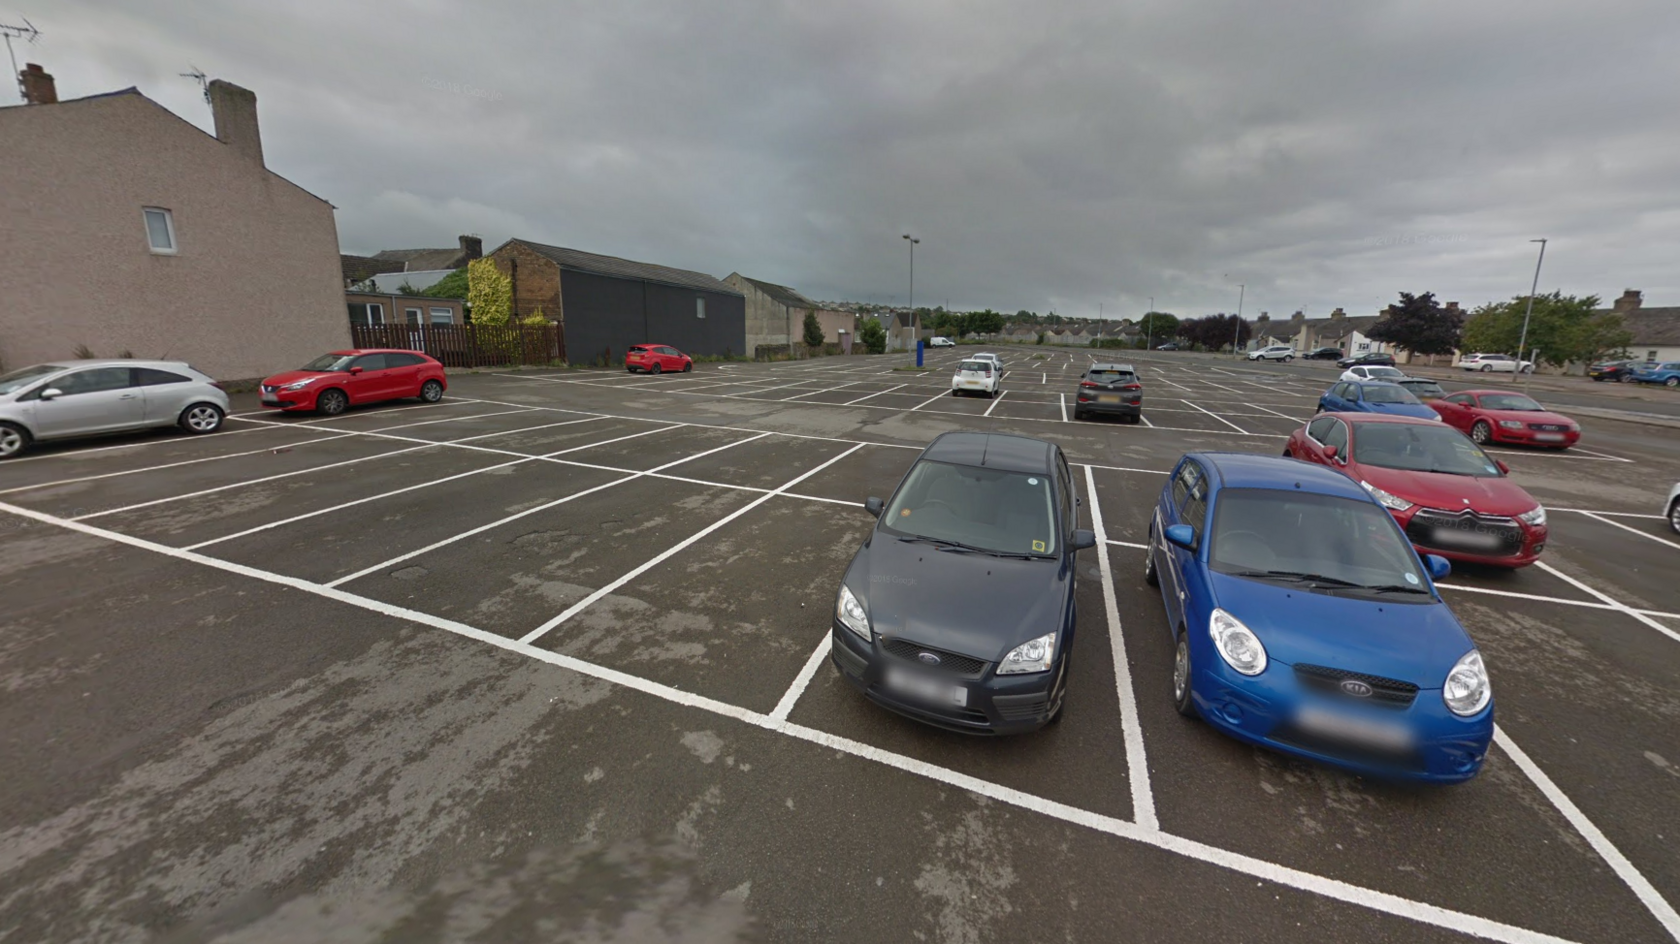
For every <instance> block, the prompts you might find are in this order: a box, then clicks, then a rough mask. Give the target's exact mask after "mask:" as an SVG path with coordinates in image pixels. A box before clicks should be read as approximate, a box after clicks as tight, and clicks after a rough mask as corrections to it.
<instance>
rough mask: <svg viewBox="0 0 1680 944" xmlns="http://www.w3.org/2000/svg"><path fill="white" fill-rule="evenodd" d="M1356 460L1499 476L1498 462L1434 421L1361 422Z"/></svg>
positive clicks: (1388, 466)
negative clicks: (1425, 424)
mask: <svg viewBox="0 0 1680 944" xmlns="http://www.w3.org/2000/svg"><path fill="white" fill-rule="evenodd" d="M1354 435H1355V438H1354V443H1353V460H1354V461H1355V462H1358V463H1361V464H1363V465H1375V466H1381V467H1382V468H1385V469H1403V470H1405V471H1408V472H1446V473H1449V474H1451V475H1475V476H1482V477H1485V478H1498V477H1499V476H1500V474H1501V473H1500V471H1499V466H1498V465H1496V464H1494V461H1493V460H1492V459H1490V458H1488V454H1487V453H1485V452H1483V451H1482V450H1481V447H1480V446H1477V445H1476V444H1475V443H1473V442H1471V441H1470V440H1469V439H1468V438H1466V437H1465V435H1464V434H1463V433H1461V432H1459V431H1458V430H1456V429H1453V428H1451V427H1448V426H1442V425H1440V424H1438V423H1431V424H1429V425H1428V426H1417V425H1413V424H1411V423H1360V424H1358V426H1357V427H1356V432H1355V434H1354Z"/></svg>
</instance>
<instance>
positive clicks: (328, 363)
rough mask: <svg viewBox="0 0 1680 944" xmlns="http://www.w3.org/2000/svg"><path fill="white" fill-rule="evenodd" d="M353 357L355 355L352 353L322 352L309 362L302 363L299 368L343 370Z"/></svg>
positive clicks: (354, 357)
mask: <svg viewBox="0 0 1680 944" xmlns="http://www.w3.org/2000/svg"><path fill="white" fill-rule="evenodd" d="M355 359H356V355H354V354H322V355H321V356H320V357H317V358H315V359H314V360H312V361H310V362H309V363H307V364H305V365H303V367H301V368H300V369H301V370H345V369H347V368H348V367H349V366H350V362H351V361H353V360H355Z"/></svg>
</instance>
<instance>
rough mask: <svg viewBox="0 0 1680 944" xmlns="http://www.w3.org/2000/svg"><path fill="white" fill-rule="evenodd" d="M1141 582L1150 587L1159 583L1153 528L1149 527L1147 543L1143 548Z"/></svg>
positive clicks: (1157, 585) (1159, 576) (1159, 575)
mask: <svg viewBox="0 0 1680 944" xmlns="http://www.w3.org/2000/svg"><path fill="white" fill-rule="evenodd" d="M1143 582H1144V583H1146V584H1149V585H1150V586H1151V587H1159V586H1160V585H1161V574H1160V572H1159V571H1157V570H1156V569H1155V529H1154V528H1150V529H1149V543H1148V544H1146V545H1144V548H1143Z"/></svg>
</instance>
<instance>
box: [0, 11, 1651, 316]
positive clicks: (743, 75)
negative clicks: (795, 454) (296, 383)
mask: <svg viewBox="0 0 1680 944" xmlns="http://www.w3.org/2000/svg"><path fill="white" fill-rule="evenodd" d="M11 3H12V4H14V5H15V4H18V3H26V4H29V5H28V6H25V7H16V6H13V7H12V8H10V9H7V8H5V7H0V22H10V21H13V20H15V18H16V17H17V16H19V15H21V16H28V17H29V18H30V19H31V20H32V21H33V22H34V23H35V25H36V26H38V27H39V28H40V29H41V30H42V32H43V34H44V35H43V37H42V39H41V40H40V42H39V43H38V44H37V45H36V46H34V47H30V48H26V49H20V51H19V59H20V62H21V61H24V60H27V61H37V62H40V63H41V64H42V65H44V66H45V67H46V68H47V70H48V71H49V72H52V73H53V74H54V75H56V76H57V80H58V88H59V95H60V97H62V98H72V97H76V96H80V95H87V94H92V93H97V92H104V91H110V90H112V89H117V88H123V87H127V86H131V85H133V86H138V87H139V89H140V90H141V91H142V92H144V93H145V94H147V95H148V96H150V97H152V98H153V99H155V100H157V101H158V102H160V103H162V104H163V105H164V106H165V107H167V108H169V109H171V110H172V111H175V112H176V113H177V114H180V115H181V116H183V117H184V118H186V119H188V120H189V121H192V122H193V123H195V124H198V125H200V126H202V127H205V128H207V129H208V128H210V127H211V122H210V115H209V109H208V107H207V106H206V105H205V104H204V102H203V100H202V99H201V98H200V97H199V96H198V92H197V88H196V86H195V85H193V83H192V82H191V80H188V79H184V78H179V77H178V76H177V73H180V72H185V71H187V70H188V67H189V65H191V66H197V67H198V68H200V69H202V70H203V71H205V72H206V73H208V74H209V75H210V76H211V77H212V78H222V79H226V80H228V81H230V82H234V83H237V84H239V85H243V86H245V87H246V88H249V89H251V90H252V91H254V92H256V94H257V98H258V108H259V113H260V116H261V119H262V132H263V144H264V149H265V152H266V156H267V160H268V164H269V166H270V167H271V168H272V169H273V170H275V171H276V172H278V173H280V174H282V175H284V176H286V177H287V178H289V179H291V180H293V181H295V182H297V183H298V184H300V185H302V186H303V187H305V188H307V189H308V190H310V191H312V192H314V193H316V194H319V195H320V196H322V197H324V198H326V199H328V200H330V201H332V203H333V204H334V205H336V206H337V207H338V211H337V212H338V229H339V240H340V243H341V248H342V250H343V251H344V252H353V253H371V252H374V251H377V250H379V249H387V248H390V249H395V248H412V247H423V246H449V245H453V244H454V243H455V238H456V236H457V235H458V234H460V233H478V234H480V235H482V236H483V238H484V240H485V248H486V249H487V250H488V249H490V248H492V247H494V246H495V245H498V244H500V243H501V242H502V241H503V240H505V239H507V238H509V237H514V236H518V237H522V238H527V239H531V240H536V241H540V242H548V243H554V244H558V245H562V246H569V247H573V248H577V249H583V250H588V251H592V252H602V253H608V254H612V255H620V256H626V257H629V258H633V259H639V260H643V261H649V262H659V263H664V264H667V265H675V266H680V267H683V268H690V269H697V270H700V271H703V272H707V273H711V274H712V275H715V276H720V277H721V276H724V275H727V274H728V273H730V272H731V271H740V272H742V273H743V274H746V275H749V276H752V277H754V278H759V279H765V280H769V281H775V282H782V283H786V284H789V285H792V286H794V287H796V288H798V289H800V290H801V291H803V292H805V293H806V294H808V295H811V296H813V297H816V298H823V299H838V298H845V299H853V300H863V301H897V302H899V303H903V302H904V300H905V296H906V294H907V292H908V290H909V284H908V283H909V272H908V259H907V244H906V243H905V241H904V240H903V239H901V238H900V235H901V234H903V233H905V232H910V233H914V234H916V235H917V236H919V237H921V239H922V243H921V245H920V246H919V247H917V252H916V273H915V292H916V299H917V301H918V302H920V303H923V304H942V303H944V302H945V301H946V300H947V299H949V301H950V303H951V304H952V305H953V306H954V307H959V308H967V307H987V306H989V307H992V308H996V309H999V310H1008V311H1014V310H1016V309H1019V308H1027V309H1031V310H1035V311H1038V312H1044V311H1047V310H1052V309H1053V310H1055V311H1057V312H1059V313H1062V314H1066V315H1082V316H1094V315H1096V314H1097V312H1098V310H1099V305H1101V306H1102V309H1103V310H1104V311H1106V312H1107V314H1108V315H1109V316H1111V317H1113V316H1126V317H1136V316H1138V315H1139V314H1141V313H1142V312H1144V311H1146V310H1147V309H1148V306H1149V298H1150V297H1151V296H1154V298H1155V303H1156V307H1157V308H1159V309H1161V310H1166V311H1173V312H1177V313H1179V314H1191V315H1193V314H1206V313H1211V312H1215V311H1230V310H1235V307H1236V304H1237V296H1238V289H1237V286H1238V284H1239V283H1246V285H1247V292H1246V300H1245V302H1244V308H1243V310H1244V314H1245V315H1250V316H1253V315H1256V314H1258V313H1259V312H1260V311H1263V310H1264V311H1269V312H1271V314H1272V315H1273V316H1274V317H1278V316H1286V315H1288V314H1289V313H1290V312H1293V311H1295V310H1296V309H1304V310H1305V311H1306V312H1307V313H1308V315H1309V316H1321V315H1324V314H1326V313H1327V312H1328V311H1329V310H1330V309H1331V308H1334V307H1337V306H1340V307H1343V308H1346V309H1347V310H1348V312H1349V313H1350V314H1364V313H1371V312H1374V311H1376V310H1377V309H1379V308H1381V307H1382V306H1383V305H1385V304H1387V303H1388V302H1390V301H1392V300H1393V299H1394V297H1395V294H1396V293H1397V292H1399V291H1402V290H1405V291H1414V292H1423V291H1434V292H1436V293H1437V295H1438V296H1439V297H1440V298H1441V299H1442V300H1444V301H1445V300H1456V301H1459V302H1461V303H1463V304H1465V305H1466V306H1471V305H1475V304H1479V303H1482V302H1485V301H1490V300H1496V299H1502V298H1507V297H1510V296H1512V295H1517V294H1520V293H1524V292H1526V291H1527V288H1528V284H1529V279H1530V278H1531V276H1532V274H1533V266H1534V251H1535V249H1536V248H1537V247H1536V246H1534V245H1531V244H1530V243H1529V242H1528V241H1529V240H1530V239H1532V238H1536V237H1540V236H1545V237H1549V238H1550V239H1551V240H1552V242H1551V244H1550V247H1549V248H1548V249H1547V253H1546V265H1545V270H1544V271H1543V272H1542V275H1541V288H1542V290H1550V289H1561V290H1563V291H1565V292H1569V293H1576V294H1585V293H1596V294H1599V295H1601V296H1604V297H1606V298H1607V299H1608V298H1609V297H1613V296H1614V295H1616V294H1618V293H1619V292H1620V291H1621V290H1622V289H1623V288H1630V287H1631V288H1639V289H1643V290H1644V291H1645V298H1646V301H1647V304H1667V305H1674V304H1680V251H1677V250H1680V246H1677V243H1676V234H1677V232H1680V186H1677V184H1680V173H1677V168H1680V55H1676V54H1675V50H1676V49H1680V2H1676V0H1593V2H1582V0H1268V2H1263V3H1262V2H1254V0H1197V2H1181V0H1056V2H1049V0H1034V2H1028V0H864V2H839V0H788V2H717V3H711V2H700V0H671V2H666V3H640V2H633V0H602V2H593V3H573V2H554V0H542V2H537V0H530V2H524V3H473V4H464V3H463V4H454V3H445V2H441V0H431V2H421V3H413V4H409V5H406V6H400V5H397V4H362V3H346V2H342V0H338V2H330V3H329V2H323V0H288V2H286V3H283V4H274V3H262V4H254V3H253V4H242V3H241V4H236V3H182V2H170V0H147V2H103V3H87V2H81V0H51V2H46V3H42V2H40V0H11Z"/></svg>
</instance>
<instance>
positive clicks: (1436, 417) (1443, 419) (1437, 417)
mask: <svg viewBox="0 0 1680 944" xmlns="http://www.w3.org/2000/svg"><path fill="white" fill-rule="evenodd" d="M1430 419H1432V420H1434V421H1435V422H1437V423H1445V422H1446V421H1447V418H1446V417H1444V416H1442V415H1441V414H1439V413H1437V414H1435V415H1434V416H1431V417H1430Z"/></svg>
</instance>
